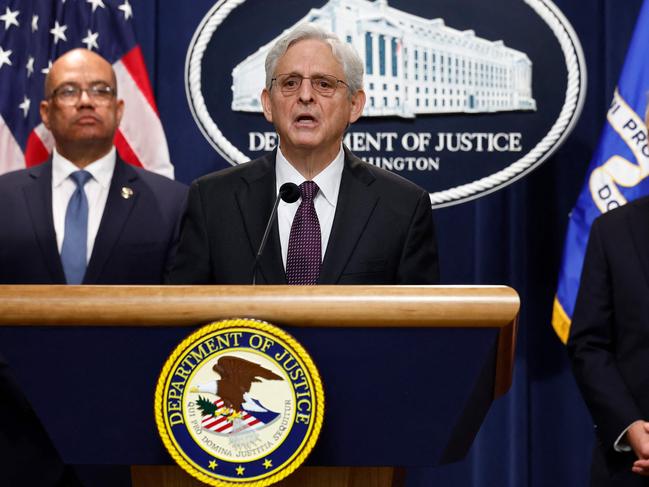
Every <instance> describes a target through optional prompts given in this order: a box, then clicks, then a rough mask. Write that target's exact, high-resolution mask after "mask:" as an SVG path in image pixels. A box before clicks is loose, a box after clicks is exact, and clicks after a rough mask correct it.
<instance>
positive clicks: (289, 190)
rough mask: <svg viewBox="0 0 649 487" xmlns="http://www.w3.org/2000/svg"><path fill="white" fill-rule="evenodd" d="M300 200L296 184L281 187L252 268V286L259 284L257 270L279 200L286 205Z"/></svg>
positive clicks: (286, 184)
mask: <svg viewBox="0 0 649 487" xmlns="http://www.w3.org/2000/svg"><path fill="white" fill-rule="evenodd" d="M299 198H300V188H298V186H297V184H295V183H284V184H282V185H281V186H280V187H279V193H277V198H275V204H274V205H273V211H272V212H271V213H270V217H269V218H268V223H267V224H266V231H265V232H264V237H263V238H262V239H261V244H259V250H258V251H257V255H256V256H255V264H254V265H253V266H252V285H253V286H254V285H255V284H257V269H258V268H259V260H260V259H261V254H262V253H263V252H264V247H266V241H267V240H268V235H270V228H271V227H272V226H273V220H274V219H275V215H277V207H278V206H279V200H284V201H285V202H286V203H295V202H296V201H297V200H298V199H299Z"/></svg>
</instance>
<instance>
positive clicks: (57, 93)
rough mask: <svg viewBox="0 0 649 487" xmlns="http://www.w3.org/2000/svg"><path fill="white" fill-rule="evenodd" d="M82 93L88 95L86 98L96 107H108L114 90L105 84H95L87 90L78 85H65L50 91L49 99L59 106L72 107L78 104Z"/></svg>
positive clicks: (114, 92)
mask: <svg viewBox="0 0 649 487" xmlns="http://www.w3.org/2000/svg"><path fill="white" fill-rule="evenodd" d="M84 91H85V92H86V94H87V95H88V98H90V99H91V100H92V101H93V102H94V103H95V104H97V105H108V104H109V103H110V102H111V101H112V100H113V98H114V97H115V94H116V90H115V88H113V87H112V86H109V85H107V84H105V83H96V84H94V85H91V86H89V87H88V88H81V87H80V86H78V85H75V84H71V83H66V84H64V85H61V86H59V87H57V88H56V89H55V90H54V91H52V94H51V95H50V99H52V98H53V99H55V100H56V101H57V102H58V103H60V104H61V105H66V106H72V105H76V104H77V103H79V100H80V99H81V94H82V93H83V92H84Z"/></svg>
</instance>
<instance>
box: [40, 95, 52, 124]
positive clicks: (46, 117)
mask: <svg viewBox="0 0 649 487" xmlns="http://www.w3.org/2000/svg"><path fill="white" fill-rule="evenodd" d="M38 108H39V111H40V113H41V120H42V121H43V125H45V127H46V128H47V129H48V130H49V129H50V102H49V101H47V100H42V101H41V103H40V105H39V107H38Z"/></svg>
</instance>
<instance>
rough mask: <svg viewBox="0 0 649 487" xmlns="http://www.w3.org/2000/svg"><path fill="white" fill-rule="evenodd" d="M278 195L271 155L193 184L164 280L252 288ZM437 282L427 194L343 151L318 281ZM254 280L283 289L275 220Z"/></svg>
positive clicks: (431, 223) (337, 282) (345, 282)
mask: <svg viewBox="0 0 649 487" xmlns="http://www.w3.org/2000/svg"><path fill="white" fill-rule="evenodd" d="M275 197H276V188H275V153H271V154H268V155H266V156H265V157H262V158H260V159H256V160H254V161H250V162H247V163H245V164H242V165H240V166H237V167H233V168H228V169H226V170H223V171H219V172H216V173H213V174H210V175H207V176H204V177H202V178H200V179H198V180H197V181H195V182H194V183H193V184H192V186H191V189H190V192H189V198H188V207H187V210H186V212H185V216H184V217H183V223H182V230H181V239H180V245H179V249H178V255H177V258H176V263H175V265H174V268H173V270H172V272H171V274H170V276H169V282H170V283H172V284H208V283H217V284H249V283H250V282H251V281H252V269H253V264H254V258H255V254H256V252H257V249H258V248H259V244H260V242H261V239H262V236H263V233H264V229H265V227H266V223H267V221H268V219H269V217H270V213H271V211H272V206H273V202H274V200H275ZM296 204H298V203H296ZM438 280H439V271H438V264H437V245H436V242H435V232H434V229H433V220H432V212H431V208H430V199H429V196H428V194H427V193H426V192H425V191H424V190H423V189H421V188H419V187H418V186H416V185H415V184H413V183H411V182H409V181H407V180H406V179H404V178H402V177H400V176H397V175H394V174H391V173H390V172H388V171H385V170H383V169H379V168H376V167H374V166H371V165H369V164H366V163H364V162H362V161H361V160H360V159H358V158H357V157H355V156H354V155H353V154H351V152H349V151H348V150H346V151H345V167H344V169H343V175H342V180H341V185H340V191H339V196H338V203H337V206H336V214H335V216H334V221H333V226H332V229H331V235H330V237H329V243H328V247H327V249H326V252H325V256H324V260H323V263H322V268H321V272H320V278H319V280H318V282H319V283H320V284H435V283H437V282H438ZM257 282H258V283H261V284H264V283H265V284H286V274H285V272H284V267H283V264H282V257H281V248H280V243H279V230H278V227H277V221H275V222H274V226H273V229H272V232H271V235H270V237H269V240H268V243H267V246H266V249H265V251H264V254H263V256H262V258H261V262H260V267H259V273H258V278H257Z"/></svg>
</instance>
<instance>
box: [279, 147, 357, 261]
mask: <svg viewBox="0 0 649 487" xmlns="http://www.w3.org/2000/svg"><path fill="white" fill-rule="evenodd" d="M344 167H345V153H344V152H343V147H342V145H341V146H340V151H339V152H338V155H337V156H336V158H335V159H334V160H333V161H331V162H330V163H329V165H328V166H327V167H325V169H324V170H323V171H322V172H321V173H320V174H318V175H317V176H316V177H314V178H313V182H315V183H316V184H317V185H318V188H320V191H318V194H317V195H316V197H315V198H314V200H313V205H314V206H315V212H316V214H317V215H318V221H319V222H320V236H321V249H322V258H323V259H324V255H325V251H326V250H327V243H328V242H329V235H330V234H331V227H332V225H333V221H334V214H335V213H336V204H337V202H338V192H339V191H340V181H341V180H342V177H343V168H344ZM275 181H276V184H277V187H276V191H275V192H276V193H278V192H279V188H280V187H281V186H282V184H284V183H295V184H297V185H298V186H299V185H300V184H302V183H303V182H304V181H306V179H305V178H304V176H302V174H300V173H299V171H298V170H297V169H295V168H294V167H293V166H292V165H291V163H290V162H288V161H287V160H286V158H285V157H284V154H282V150H281V148H278V149H277V157H276V160H275ZM301 202H302V198H300V199H298V200H297V201H296V202H295V203H286V202H284V201H280V202H279V206H278V207H277V223H278V225H279V241H280V245H281V248H282V262H283V263H284V269H286V259H287V257H288V238H289V236H290V234H291V226H292V225H293V218H295V213H297V209H298V207H299V206H300V203H301Z"/></svg>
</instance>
